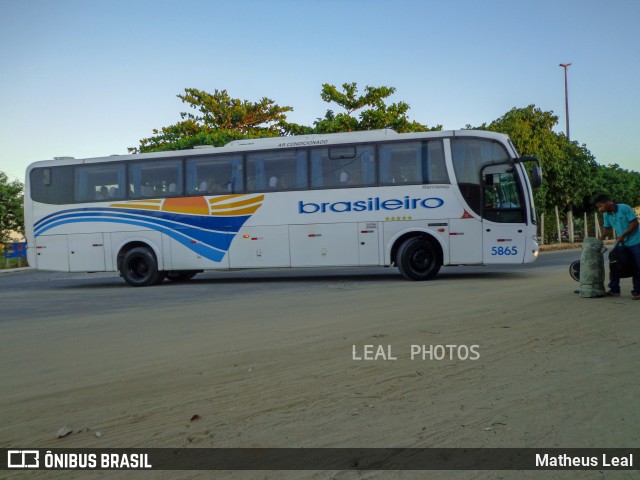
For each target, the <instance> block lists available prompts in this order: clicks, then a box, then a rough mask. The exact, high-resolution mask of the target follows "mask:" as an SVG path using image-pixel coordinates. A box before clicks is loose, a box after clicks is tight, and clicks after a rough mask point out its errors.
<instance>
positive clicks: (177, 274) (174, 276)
mask: <svg viewBox="0 0 640 480" xmlns="http://www.w3.org/2000/svg"><path fill="white" fill-rule="evenodd" d="M197 274H198V272H191V271H189V270H171V271H169V272H166V273H165V277H167V279H168V280H170V281H172V282H186V281H188V280H191V279H192V278H193V277H195V276H196V275H197Z"/></svg>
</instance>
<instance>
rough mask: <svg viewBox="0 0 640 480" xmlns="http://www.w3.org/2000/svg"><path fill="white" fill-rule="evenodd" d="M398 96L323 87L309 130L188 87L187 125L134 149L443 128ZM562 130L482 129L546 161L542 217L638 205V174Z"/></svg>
mask: <svg viewBox="0 0 640 480" xmlns="http://www.w3.org/2000/svg"><path fill="white" fill-rule="evenodd" d="M395 91H396V89H395V88H393V87H386V86H381V87H372V86H366V87H365V88H364V92H363V93H362V94H360V93H359V91H358V86H357V84H356V83H344V84H342V86H341V88H337V87H336V86H334V85H330V84H323V85H322V91H321V94H320V96H321V98H322V99H323V100H324V101H325V102H327V103H330V104H334V105H333V107H332V108H331V109H328V110H327V111H326V113H325V115H324V117H322V118H317V119H316V121H315V122H313V125H312V126H310V125H299V124H295V123H289V122H287V117H286V113H287V112H290V111H292V110H293V108H292V107H288V106H284V107H282V106H279V105H277V104H275V103H274V102H273V100H270V99H268V98H266V97H265V98H262V99H261V100H259V101H257V102H250V101H247V100H239V99H235V98H231V97H230V96H229V94H228V93H227V91H226V90H221V91H218V90H215V91H214V93H213V94H211V93H207V92H204V91H202V90H197V89H194V88H188V89H185V93H184V94H183V95H178V98H180V100H182V102H183V103H186V104H188V105H189V106H190V108H191V111H189V112H183V113H181V114H180V116H181V120H180V121H179V122H177V123H175V124H174V125H170V126H168V127H163V128H161V129H160V130H153V135H152V136H151V137H149V138H144V139H142V140H140V145H139V146H138V147H137V148H130V149H129V151H131V152H133V153H141V152H150V151H160V150H182V149H189V148H193V147H194V146H196V145H213V146H223V145H225V144H227V143H229V142H230V141H233V140H238V139H243V138H262V137H273V136H279V135H307V134H322V133H336V132H352V131H360V130H373V129H381V128H391V129H393V130H395V131H397V132H399V133H404V132H423V131H429V130H441V129H442V126H441V125H436V126H435V127H429V126H427V125H424V124H421V123H419V122H416V121H412V120H410V119H409V117H408V115H407V112H408V111H409V105H408V104H407V103H406V102H402V101H400V102H397V103H390V104H387V100H388V98H389V97H390V96H391V95H393V94H394V93H395ZM336 111H337V113H336ZM557 124H558V117H557V116H556V115H554V114H553V112H551V111H549V112H545V111H542V110H541V109H539V108H537V107H536V106H535V105H529V106H527V107H525V108H513V109H511V110H509V111H508V112H507V113H505V114H504V115H503V116H502V117H500V118H498V119H496V120H494V121H493V122H491V123H489V124H486V123H485V124H482V125H481V126H480V127H476V128H478V129H483V130H491V131H496V132H502V133H505V134H507V135H509V137H510V138H511V139H512V141H513V143H514V145H515V147H516V149H517V150H518V152H519V153H520V154H521V155H531V156H536V157H538V158H539V159H540V162H541V165H542V169H543V172H544V175H543V184H542V186H541V187H540V188H539V189H537V190H536V192H535V197H536V198H535V200H536V206H537V208H538V210H539V211H543V212H548V213H552V212H553V211H554V207H555V206H558V207H560V209H561V210H563V211H566V210H568V209H569V208H573V209H574V211H576V213H580V212H582V211H593V205H592V199H593V197H594V196H595V195H597V194H599V193H603V192H604V193H609V194H610V195H611V196H612V197H613V198H614V199H615V200H616V201H617V202H619V203H627V204H629V205H632V206H637V205H640V173H638V172H633V171H628V170H624V169H622V168H620V167H619V166H618V165H609V166H603V165H599V164H598V163H596V160H595V158H594V156H593V155H592V154H591V152H590V151H589V150H588V149H587V147H586V145H579V144H578V143H577V142H570V141H568V140H567V138H566V137H565V136H564V135H563V134H561V133H555V132H554V131H553V128H554V127H555V126H556V125H557ZM467 128H471V127H469V126H467Z"/></svg>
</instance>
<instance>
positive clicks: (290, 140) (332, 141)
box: [27, 129, 508, 172]
mask: <svg viewBox="0 0 640 480" xmlns="http://www.w3.org/2000/svg"><path fill="white" fill-rule="evenodd" d="M451 137H482V138H491V139H495V140H500V141H505V140H506V139H507V138H508V137H507V136H506V135H504V134H502V133H497V132H490V131H486V130H444V131H443V130H438V131H430V132H411V133H397V132H395V131H394V130H391V129H383V130H369V131H362V132H344V133H329V134H312V135H298V136H290V137H268V138H255V139H252V138H248V139H242V140H234V141H232V142H229V143H227V144H226V145H225V146H223V147H213V146H206V145H203V146H198V147H196V148H193V149H188V150H169V151H162V152H150V153H140V154H125V155H109V156H104V157H93V158H74V157H54V159H53V160H42V161H38V162H35V163H33V164H31V165H30V166H29V167H28V168H27V172H29V171H30V170H31V168H32V167H34V166H38V167H46V166H60V165H76V164H82V163H96V162H108V161H113V162H116V161H123V160H125V161H126V160H145V159H149V158H157V159H161V158H165V157H175V156H176V154H181V155H184V156H185V157H187V156H188V157H191V156H200V155H210V154H212V153H215V154H220V153H225V152H229V153H232V152H238V151H243V152H244V151H252V150H272V149H273V150H277V149H280V148H306V147H317V146H325V145H339V144H348V143H360V142H380V141H399V140H417V139H429V138H451Z"/></svg>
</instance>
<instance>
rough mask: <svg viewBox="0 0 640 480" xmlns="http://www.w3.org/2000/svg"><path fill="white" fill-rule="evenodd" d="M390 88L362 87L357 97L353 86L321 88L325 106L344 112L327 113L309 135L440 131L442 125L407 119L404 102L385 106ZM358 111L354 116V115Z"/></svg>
mask: <svg viewBox="0 0 640 480" xmlns="http://www.w3.org/2000/svg"><path fill="white" fill-rule="evenodd" d="M395 91H396V89H395V88H394V87H385V86H382V87H371V86H366V87H365V93H364V95H360V96H358V86H357V84H356V83H355V82H354V83H344V84H342V91H339V90H338V89H337V88H336V87H335V86H334V85H330V84H328V83H325V84H323V85H322V93H321V95H320V96H321V97H322V99H323V100H324V101H325V102H327V103H332V102H333V103H336V104H337V105H338V106H340V107H341V108H343V109H344V110H345V112H343V113H338V114H335V113H334V112H333V110H327V112H326V113H325V116H324V118H318V119H317V120H316V121H315V122H314V125H315V126H314V128H313V129H312V132H313V133H335V132H353V131H359V130H375V129H380V128H391V129H393V130H395V131H396V132H398V133H404V132H425V131H429V130H442V125H437V126H435V127H433V128H430V127H428V126H427V125H423V124H421V123H418V122H416V121H410V120H409V118H408V117H407V111H408V110H409V108H410V107H409V105H408V104H407V103H405V102H398V103H392V104H391V105H387V104H386V103H385V99H386V98H387V97H389V96H390V95H392V94H393V93H395ZM356 112H359V114H358V117H355V116H354V114H355V113H356Z"/></svg>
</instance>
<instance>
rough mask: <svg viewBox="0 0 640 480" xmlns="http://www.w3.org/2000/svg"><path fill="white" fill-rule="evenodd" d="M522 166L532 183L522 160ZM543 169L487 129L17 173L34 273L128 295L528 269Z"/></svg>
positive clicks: (68, 163) (309, 139) (273, 145)
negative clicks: (222, 272) (300, 273)
mask: <svg viewBox="0 0 640 480" xmlns="http://www.w3.org/2000/svg"><path fill="white" fill-rule="evenodd" d="M526 161H532V162H534V168H533V170H532V172H533V174H532V175H531V180H529V177H528V175H527V171H526V170H525V167H524V162H526ZM539 183H540V168H539V164H538V163H537V160H536V159H535V158H532V157H519V156H518V154H517V152H516V150H515V148H514V146H513V144H512V143H511V141H510V140H509V138H508V137H506V136H505V135H502V134H498V133H492V132H485V131H472V130H461V131H444V132H427V133H408V134H398V133H396V132H394V131H392V130H378V131H369V132H355V133H338V134H331V135H306V136H298V137H281V138H267V139H256V140H239V141H233V142H231V143H229V144H227V145H226V146H224V147H220V148H214V147H204V148H196V149H193V150H183V151H171V152H160V153H149V154H141V155H123V156H111V157H104V158H91V159H73V158H70V157H62V158H56V159H54V160H47V161H42V162H36V163H34V164H32V165H30V166H29V167H28V169H27V172H26V188H25V223H26V237H27V245H28V259H29V264H30V265H31V266H32V267H35V268H37V269H41V270H53V271H63V272H103V271H117V272H120V274H121V276H122V277H123V278H124V280H125V281H126V282H127V283H129V284H130V285H134V286H146V285H153V284H157V283H159V282H161V281H162V280H163V279H164V278H168V279H170V280H172V281H183V280H187V279H190V278H192V277H193V276H194V275H195V274H196V273H199V272H202V271H204V270H208V269H240V268H277V267H320V266H324V267H326V266H340V265H343V266H355V265H361V266H372V265H384V266H393V265H395V266H397V267H398V268H399V270H400V272H401V273H402V275H403V276H404V277H405V278H407V279H411V280H427V279H430V278H432V277H434V276H435V275H436V274H437V273H438V271H439V270H440V267H441V266H442V265H481V264H496V263H527V262H532V261H534V260H535V259H536V257H537V254H538V244H537V242H536V225H535V223H536V222H535V218H536V217H535V210H534V205H533V195H532V188H535V187H536V186H537V185H539Z"/></svg>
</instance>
